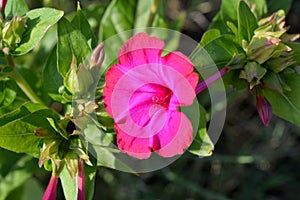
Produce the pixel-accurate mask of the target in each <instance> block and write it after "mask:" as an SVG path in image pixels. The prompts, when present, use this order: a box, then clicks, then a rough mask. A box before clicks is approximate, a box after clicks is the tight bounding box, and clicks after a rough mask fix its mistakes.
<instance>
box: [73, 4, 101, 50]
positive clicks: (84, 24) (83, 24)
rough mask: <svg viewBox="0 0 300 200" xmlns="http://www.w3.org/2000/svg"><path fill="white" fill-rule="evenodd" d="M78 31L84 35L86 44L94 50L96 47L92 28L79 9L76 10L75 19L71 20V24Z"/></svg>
mask: <svg viewBox="0 0 300 200" xmlns="http://www.w3.org/2000/svg"><path fill="white" fill-rule="evenodd" d="M71 23H72V24H73V25H74V26H75V27H76V28H77V29H78V30H80V32H81V33H82V34H83V35H84V37H85V38H86V40H87V41H88V44H89V45H90V46H91V47H92V48H94V47H96V45H97V43H96V37H95V35H94V33H93V31H92V28H91V26H90V24H89V22H88V20H87V18H86V16H85V15H84V13H83V12H82V10H81V8H78V9H77V13H76V15H75V17H74V18H73V20H72V22H71Z"/></svg>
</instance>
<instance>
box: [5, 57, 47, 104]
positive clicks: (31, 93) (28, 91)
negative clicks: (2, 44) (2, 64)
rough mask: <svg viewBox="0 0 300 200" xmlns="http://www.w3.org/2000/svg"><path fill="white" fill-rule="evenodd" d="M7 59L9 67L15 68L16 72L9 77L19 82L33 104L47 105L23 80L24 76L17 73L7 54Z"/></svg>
mask: <svg viewBox="0 0 300 200" xmlns="http://www.w3.org/2000/svg"><path fill="white" fill-rule="evenodd" d="M6 59H7V63H8V65H9V66H11V67H13V68H14V70H13V71H12V72H11V73H10V74H9V76H10V77H11V78H13V79H14V80H15V81H16V82H17V85H18V86H19V87H20V88H21V90H22V91H23V92H24V93H25V94H26V96H27V97H28V98H29V99H30V100H31V101H32V102H34V103H40V104H43V105H45V103H44V102H43V101H42V100H41V99H40V98H39V97H38V96H37V95H36V94H35V92H34V91H33V90H32V88H31V87H30V85H29V84H28V83H27V82H26V80H25V79H24V78H23V76H22V75H21V74H20V73H19V72H18V71H17V69H16V66H15V63H14V61H13V59H12V57H11V56H10V55H7V54H6Z"/></svg>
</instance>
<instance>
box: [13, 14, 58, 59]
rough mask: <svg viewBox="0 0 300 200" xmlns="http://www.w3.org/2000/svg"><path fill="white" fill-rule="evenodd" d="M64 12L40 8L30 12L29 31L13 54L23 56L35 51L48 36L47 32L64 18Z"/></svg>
mask: <svg viewBox="0 0 300 200" xmlns="http://www.w3.org/2000/svg"><path fill="white" fill-rule="evenodd" d="M63 14H64V12H63V11H60V10H56V9H53V8H38V9H34V10H31V11H29V12H28V13H27V14H26V16H27V17H28V20H27V29H26V31H25V33H24V34H23V38H22V40H21V43H20V44H19V46H18V47H17V48H16V49H15V50H13V51H12V52H11V53H12V54H13V55H23V54H26V53H27V52H29V51H30V50H31V49H33V48H34V47H35V46H36V45H37V43H38V42H39V41H40V40H41V39H42V37H43V36H44V35H45V34H46V32H47V30H48V29H49V28H50V27H51V26H53V25H54V24H56V23H57V22H58V20H59V19H60V18H62V16H63Z"/></svg>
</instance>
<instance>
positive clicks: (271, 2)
mask: <svg viewBox="0 0 300 200" xmlns="http://www.w3.org/2000/svg"><path fill="white" fill-rule="evenodd" d="M267 2H268V14H273V13H274V12H276V11H278V10H280V9H282V10H284V11H285V13H288V12H289V10H290V8H291V6H292V2H293V1H292V0H285V1H282V0H267Z"/></svg>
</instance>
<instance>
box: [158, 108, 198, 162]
mask: <svg viewBox="0 0 300 200" xmlns="http://www.w3.org/2000/svg"><path fill="white" fill-rule="evenodd" d="M168 117H169V118H168V122H167V123H165V127H164V128H163V129H162V131H160V132H159V133H158V134H157V135H156V137H157V138H158V139H157V141H159V145H157V144H156V146H160V148H159V149H154V150H155V152H156V153H157V154H159V155H160V156H163V157H172V156H175V155H177V154H182V153H183V152H184V150H185V149H187V148H188V147H189V146H190V144H191V143H192V137H193V127H192V124H191V122H190V121H189V119H188V118H187V117H186V116H185V115H184V114H183V113H181V112H178V111H173V112H169V114H168Z"/></svg>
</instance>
